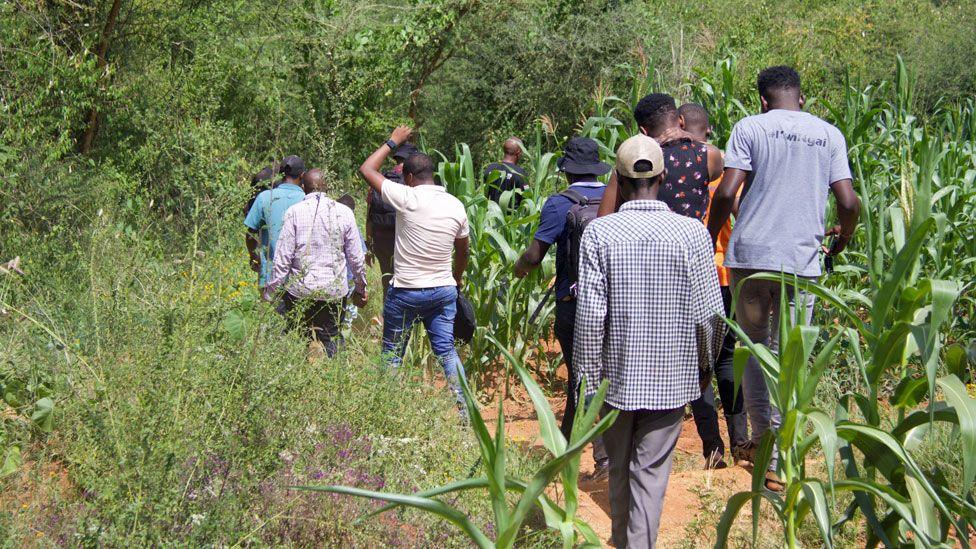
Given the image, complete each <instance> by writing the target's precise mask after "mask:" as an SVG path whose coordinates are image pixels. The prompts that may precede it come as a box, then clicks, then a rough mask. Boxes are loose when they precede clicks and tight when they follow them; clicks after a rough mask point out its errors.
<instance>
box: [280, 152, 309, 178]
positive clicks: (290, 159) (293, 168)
mask: <svg viewBox="0 0 976 549" xmlns="http://www.w3.org/2000/svg"><path fill="white" fill-rule="evenodd" d="M278 173H280V174H282V175H285V176H287V177H299V176H301V175H302V174H303V173H305V161H304V160H302V159H301V158H299V157H297V156H295V155H293V154H292V155H289V156H286V157H284V158H282V159H281V165H280V166H278Z"/></svg>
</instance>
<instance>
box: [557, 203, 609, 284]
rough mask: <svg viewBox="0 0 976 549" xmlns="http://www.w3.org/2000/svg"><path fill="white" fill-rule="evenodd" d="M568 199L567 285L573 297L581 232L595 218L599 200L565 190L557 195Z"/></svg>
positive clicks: (576, 278)
mask: <svg viewBox="0 0 976 549" xmlns="http://www.w3.org/2000/svg"><path fill="white" fill-rule="evenodd" d="M559 195H560V196H564V197H566V198H568V199H569V200H570V201H571V202H572V203H573V205H572V206H571V207H570V208H569V212H567V213H566V236H567V240H568V242H569V250H567V253H566V258H567V260H568V261H569V284H570V288H571V289H572V292H573V295H576V283H577V282H578V281H579V251H580V240H581V239H582V238H583V230H584V229H586V226H587V225H589V224H590V221H593V220H594V219H596V218H597V214H598V213H599V210H600V198H587V197H585V196H583V195H582V194H580V193H579V192H577V191H575V190H573V189H566V190H565V191H563V192H561V193H559Z"/></svg>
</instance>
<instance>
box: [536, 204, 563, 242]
mask: <svg viewBox="0 0 976 549" xmlns="http://www.w3.org/2000/svg"><path fill="white" fill-rule="evenodd" d="M564 200H565V199H564V198H561V197H558V196H550V197H549V198H548V199H547V200H546V203H545V204H544V205H543V206H542V212H541V213H540V214H539V218H540V220H539V228H538V229H537V230H536V231H535V239H536V240H538V241H540V242H545V243H546V244H553V243H555V242H556V241H557V240H559V237H561V236H562V234H563V231H564V230H565V229H566V213H567V212H565V211H563V209H562V208H561V207H560V204H559V203H560V202H562V201H564Z"/></svg>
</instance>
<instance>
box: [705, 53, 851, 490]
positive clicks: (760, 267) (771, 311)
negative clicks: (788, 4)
mask: <svg viewBox="0 0 976 549" xmlns="http://www.w3.org/2000/svg"><path fill="white" fill-rule="evenodd" d="M757 84H758V88H759V98H760V102H761V103H762V114H759V115H756V116H749V117H747V118H744V119H742V120H740V121H739V123H737V124H736V125H735V128H733V129H732V135H731V137H730V138H729V141H728V144H727V145H726V150H725V173H724V174H723V177H722V182H721V183H720V184H719V187H718V189H716V191H715V195H714V197H713V199H712V206H711V211H710V214H709V220H708V230H709V232H710V233H711V235H712V240H713V242H714V241H715V239H716V238H717V237H718V233H719V231H720V230H721V229H722V226H723V225H724V224H725V222H726V221H727V220H728V217H729V214H730V213H731V211H732V204H733V202H734V201H735V195H736V192H738V190H739V187H741V186H742V185H743V184H745V189H744V190H743V193H742V198H741V199H740V202H739V214H738V216H737V217H736V219H735V225H734V226H733V227H732V237H731V239H730V240H729V246H728V250H727V251H726V256H725V266H726V267H730V268H731V269H732V284H733V285H738V283H739V282H741V281H742V280H744V279H745V278H747V277H748V276H750V275H752V274H755V273H757V272H764V271H765V272H772V273H776V274H778V273H780V272H783V273H786V274H789V275H797V276H799V277H803V278H808V279H816V278H817V277H818V276H820V274H821V269H820V251H821V243H822V242H823V240H824V237H825V236H830V235H833V236H835V237H836V238H835V239H834V242H833V244H832V246H831V248H830V249H829V250H827V251H826V253H827V254H829V255H836V254H838V253H840V252H841V251H842V250H843V249H844V247H845V246H846V245H847V243H848V242H849V241H850V239H851V236H852V234H853V232H854V228H855V227H856V225H857V218H858V213H859V211H860V202H859V200H858V198H857V195H856V194H855V193H854V186H853V184H852V183H851V170H850V166H849V165H848V162H847V145H846V143H845V141H844V136H843V134H841V132H840V130H838V129H837V128H835V127H834V126H832V125H830V124H828V123H827V122H825V121H823V120H821V119H819V118H817V117H816V116H813V115H812V114H809V113H807V112H803V110H802V109H803V102H804V99H803V95H802V94H801V93H800V76H799V75H798V74H797V73H796V71H795V70H793V69H792V68H790V67H785V66H779V67H770V68H768V69H766V70H764V71H762V72H761V73H759V78H758V81H757ZM828 192H830V193H833V195H834V199H835V200H836V202H837V218H838V221H839V225H836V226H834V227H832V228H831V229H830V230H829V231H824V215H825V211H826V208H827V195H828ZM779 292H780V284H779V283H777V282H765V281H759V280H749V281H746V282H745V283H744V284H743V285H742V287H741V288H740V294H739V299H738V302H737V303H736V308H735V316H736V320H738V322H739V324H740V325H741V326H742V329H743V331H745V333H746V335H748V336H749V338H750V339H751V340H752V341H754V342H757V343H765V344H766V345H768V346H769V347H770V348H772V349H773V350H776V348H777V347H778V341H777V336H778V330H776V329H775V328H774V329H773V330H770V320H771V319H772V326H774V327H775V326H777V325H778V317H779V313H780V311H779V302H780V296H779ZM789 298H790V306H791V308H793V307H796V306H800V307H803V308H804V309H805V312H806V319H807V322H809V321H810V316H811V313H812V311H813V309H812V307H813V301H812V299H811V298H812V296H806V295H798V296H794V295H793V292H792V291H791V290H790V295H789ZM794 298H796V299H794ZM742 386H743V395H744V397H745V403H746V409H747V410H748V412H749V421H750V423H751V424H752V439H751V441H750V442H749V444H747V446H746V447H740V448H738V449H736V448H733V455H736V456H737V457H740V458H745V459H749V460H751V459H752V457H753V456H754V454H755V448H756V447H757V446H758V443H759V440H760V439H761V438H762V435H763V434H765V432H766V431H767V430H769V429H770V428H772V429H776V428H778V427H779V422H780V418H779V412H778V411H777V410H775V409H774V408H772V407H771V406H770V403H769V392H768V389H767V388H766V385H765V380H764V378H763V375H762V371H761V369H760V367H759V363H758V362H757V361H756V359H754V358H752V359H750V360H749V364H748V365H747V366H746V372H745V375H744V377H743V380H742ZM775 471H776V457H775V453H774V456H773V461H772V463H771V464H770V472H769V473H767V477H766V478H767V482H766V485H767V487H768V488H770V489H774V490H775V489H777V488H778V489H782V484H781V483H780V482H779V479H778V478H777V477H776V475H775Z"/></svg>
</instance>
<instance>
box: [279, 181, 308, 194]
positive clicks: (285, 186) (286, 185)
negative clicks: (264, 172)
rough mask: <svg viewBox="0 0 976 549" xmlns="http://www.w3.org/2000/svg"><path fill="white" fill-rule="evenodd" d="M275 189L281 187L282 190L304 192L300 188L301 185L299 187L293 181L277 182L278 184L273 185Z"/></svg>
mask: <svg viewBox="0 0 976 549" xmlns="http://www.w3.org/2000/svg"><path fill="white" fill-rule="evenodd" d="M275 189H282V190H285V189H287V190H289V191H292V190H294V191H302V192H305V191H304V190H302V188H301V187H299V186H298V185H296V184H294V183H279V184H278V185H276V186H275Z"/></svg>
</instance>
